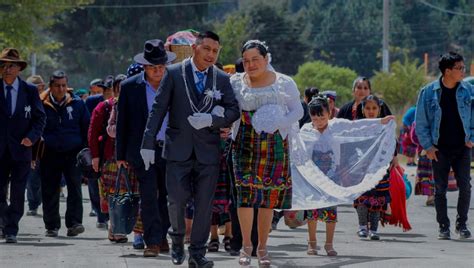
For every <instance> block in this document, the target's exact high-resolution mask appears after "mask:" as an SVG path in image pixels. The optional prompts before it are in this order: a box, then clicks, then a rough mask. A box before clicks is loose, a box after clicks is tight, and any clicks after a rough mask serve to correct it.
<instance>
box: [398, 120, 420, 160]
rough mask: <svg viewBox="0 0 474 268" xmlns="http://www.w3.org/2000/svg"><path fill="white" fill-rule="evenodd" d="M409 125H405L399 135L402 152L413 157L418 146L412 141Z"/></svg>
mask: <svg viewBox="0 0 474 268" xmlns="http://www.w3.org/2000/svg"><path fill="white" fill-rule="evenodd" d="M410 132H411V127H405V128H404V133H403V134H402V135H400V141H401V143H402V154H403V155H405V156H407V157H414V156H415V155H416V152H417V149H418V146H417V145H416V144H414V143H413V141H412V140H411V137H410Z"/></svg>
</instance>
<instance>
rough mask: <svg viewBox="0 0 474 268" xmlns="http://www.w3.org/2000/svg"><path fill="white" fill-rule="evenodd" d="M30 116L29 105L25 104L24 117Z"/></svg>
mask: <svg viewBox="0 0 474 268" xmlns="http://www.w3.org/2000/svg"><path fill="white" fill-rule="evenodd" d="M30 117H31V106H30V105H27V106H25V118H30Z"/></svg>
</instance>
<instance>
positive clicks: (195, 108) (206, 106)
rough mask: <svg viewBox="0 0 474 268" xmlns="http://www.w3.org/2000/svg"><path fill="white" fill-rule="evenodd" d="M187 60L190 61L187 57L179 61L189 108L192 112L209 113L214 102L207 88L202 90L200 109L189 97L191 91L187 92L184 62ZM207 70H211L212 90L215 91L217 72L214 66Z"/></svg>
mask: <svg viewBox="0 0 474 268" xmlns="http://www.w3.org/2000/svg"><path fill="white" fill-rule="evenodd" d="M188 61H191V58H187V59H185V60H183V62H182V63H181V73H182V75H183V80H184V87H185V89H186V95H187V97H188V100H189V105H190V106H191V110H192V111H193V113H209V112H210V111H211V108H212V106H213V104H214V97H213V94H208V91H209V89H206V90H205V91H204V100H203V102H204V105H203V106H202V108H201V109H198V106H197V105H196V104H194V102H193V100H192V99H191V93H190V92H189V88H188V82H187V79H186V70H185V66H186V62H188ZM209 71H210V72H212V92H217V88H216V80H217V79H216V77H217V72H214V68H210V69H209Z"/></svg>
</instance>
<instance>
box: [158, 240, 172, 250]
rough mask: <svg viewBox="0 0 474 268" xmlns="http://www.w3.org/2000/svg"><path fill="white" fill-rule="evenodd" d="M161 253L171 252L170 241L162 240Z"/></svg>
mask: <svg viewBox="0 0 474 268" xmlns="http://www.w3.org/2000/svg"><path fill="white" fill-rule="evenodd" d="M160 251H161V252H170V246H169V245H168V239H166V238H165V239H163V240H161V244H160Z"/></svg>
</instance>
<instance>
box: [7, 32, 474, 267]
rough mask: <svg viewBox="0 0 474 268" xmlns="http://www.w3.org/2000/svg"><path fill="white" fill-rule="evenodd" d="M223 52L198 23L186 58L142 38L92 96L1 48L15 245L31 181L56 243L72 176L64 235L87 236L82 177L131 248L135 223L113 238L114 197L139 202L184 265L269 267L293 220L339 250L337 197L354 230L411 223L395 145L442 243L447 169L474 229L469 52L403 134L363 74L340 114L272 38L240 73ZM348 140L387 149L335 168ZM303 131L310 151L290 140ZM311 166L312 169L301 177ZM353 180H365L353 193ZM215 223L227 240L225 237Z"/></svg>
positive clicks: (160, 244) (147, 227)
mask: <svg viewBox="0 0 474 268" xmlns="http://www.w3.org/2000/svg"><path fill="white" fill-rule="evenodd" d="M220 47H221V41H220V39H219V36H218V35H216V34H215V33H213V32H209V31H208V32H203V33H200V34H199V36H197V38H196V41H195V43H194V44H193V45H192V50H193V54H192V57H190V58H187V59H184V60H182V61H181V62H178V63H175V64H172V62H173V61H175V59H176V54H175V53H173V52H170V51H167V50H166V49H165V45H164V43H163V41H161V40H159V39H153V40H148V41H146V42H145V44H144V49H143V52H141V53H138V54H137V55H135V56H134V58H133V60H134V62H133V64H131V65H130V66H129V68H128V69H127V71H126V74H117V75H109V76H107V77H106V78H105V79H94V80H93V81H91V83H90V88H89V90H88V91H85V90H76V91H73V90H72V89H70V87H69V85H68V75H67V74H66V73H65V72H64V71H61V70H58V71H55V72H53V73H52V74H51V76H50V77H49V80H48V81H47V83H45V82H44V81H43V79H42V78H41V77H40V76H38V75H35V76H31V77H29V78H28V79H27V80H26V81H24V80H22V78H20V73H21V71H23V70H24V69H25V68H26V66H27V63H26V61H24V60H22V59H21V57H20V55H19V53H18V51H17V50H16V49H13V48H7V49H4V50H3V52H2V54H1V55H0V72H1V75H2V78H1V81H2V82H1V83H0V102H1V103H0V105H1V111H0V118H1V119H0V120H1V121H0V122H1V123H0V124H1V126H2V127H1V129H2V130H1V131H0V159H1V160H0V235H1V236H2V237H4V238H5V241H6V243H17V238H16V237H17V235H18V232H19V222H20V219H21V218H22V216H23V214H24V202H25V190H26V193H27V199H28V211H27V213H26V214H27V215H30V216H34V215H37V213H38V212H37V210H38V208H39V206H40V205H41V204H42V210H43V221H44V227H45V235H46V236H48V237H57V236H58V235H59V231H60V228H61V215H60V211H59V202H60V198H61V193H62V190H61V189H62V187H64V186H66V189H67V202H66V205H67V208H66V214H65V226H66V228H67V236H71V237H73V236H77V235H79V234H81V233H83V232H84V231H85V228H84V226H83V224H82V220H83V210H84V207H83V198H82V186H81V185H82V182H87V185H88V190H89V196H90V200H91V215H92V216H95V217H97V224H96V227H97V228H101V229H104V230H108V232H107V237H108V239H109V240H110V241H111V242H114V243H124V242H127V233H122V232H114V230H115V229H116V228H114V227H117V226H113V224H114V221H112V220H111V219H110V215H111V214H112V210H113V209H114V206H113V205H112V204H111V202H112V201H111V200H112V199H111V196H113V195H114V194H115V193H125V192H130V193H131V194H133V195H135V196H139V198H140V207H139V212H138V213H137V215H136V218H137V220H136V221H135V222H134V224H135V226H134V228H133V232H134V241H133V247H134V248H135V249H139V250H143V256H144V257H156V256H158V255H159V254H160V253H161V252H169V251H171V254H170V255H171V258H172V263H173V264H175V265H179V264H182V263H183V262H184V261H185V260H186V250H185V247H184V245H185V244H189V247H188V254H189V258H188V263H189V267H212V266H213V265H214V263H213V262H212V261H211V260H209V259H207V258H206V257H205V255H206V252H207V251H210V252H215V251H218V250H219V249H220V243H221V242H222V244H223V245H224V249H225V250H226V251H228V252H229V254H230V255H232V256H238V263H239V264H240V265H243V266H247V265H250V264H251V261H252V257H257V260H258V264H259V265H261V266H270V265H271V263H272V262H271V258H270V255H269V252H268V250H267V243H268V239H269V233H270V232H271V230H272V228H273V229H275V228H276V225H277V223H278V221H279V219H280V218H281V217H283V216H284V217H287V216H289V215H299V216H298V217H300V218H299V220H300V222H299V223H298V224H299V225H302V224H305V223H307V225H308V248H307V254H308V255H316V254H318V250H319V247H318V245H317V237H316V228H317V222H318V221H321V222H324V223H325V224H326V241H325V244H324V250H325V252H326V254H327V255H328V256H336V255H337V254H338V252H337V251H336V250H335V247H334V243H333V240H334V233H335V228H336V222H337V205H339V204H342V203H347V200H345V199H343V198H342V196H343V195H344V194H341V193H344V191H349V189H350V190H351V191H353V192H351V193H350V195H345V196H353V197H354V198H349V199H348V200H349V201H350V202H352V203H353V206H354V208H355V210H356V212H357V216H358V218H357V220H358V221H357V225H355V226H358V227H357V228H355V229H357V231H356V232H357V236H358V237H360V238H362V239H370V240H379V239H380V236H379V234H378V226H379V223H382V224H386V223H388V224H396V225H401V226H402V227H403V229H404V230H405V231H407V230H410V228H411V227H410V224H409V222H408V220H407V217H406V207H405V199H406V197H405V193H406V192H407V191H408V190H407V188H408V185H406V184H405V182H404V181H403V176H402V174H400V172H401V173H403V170H402V169H401V168H400V165H399V163H398V157H399V156H397V153H398V152H401V154H403V155H406V156H407V157H408V165H413V166H417V182H416V185H415V194H420V195H427V196H429V197H428V200H427V205H434V206H435V208H436V215H437V222H438V224H439V236H438V238H439V239H449V238H450V220H449V218H448V216H447V201H446V191H447V188H448V178H449V176H450V171H451V170H452V171H453V173H451V174H454V175H453V176H454V178H455V180H456V181H457V187H458V189H459V200H458V206H457V213H458V216H457V218H456V224H455V230H456V232H457V233H459V235H460V237H461V238H469V237H471V233H470V231H469V229H468V227H467V224H466V223H467V214H468V211H469V206H470V193H471V184H470V162H471V148H472V146H473V142H474V132H473V131H474V114H473V111H474V109H473V106H472V103H471V99H472V97H473V92H472V91H473V88H472V86H471V85H469V84H466V83H464V82H462V79H463V76H464V71H465V66H464V59H463V57H462V56H461V55H459V54H457V53H454V52H449V53H446V54H444V55H442V56H441V57H440V60H439V69H440V71H441V76H440V78H439V79H437V80H436V81H434V82H432V83H430V84H428V85H426V86H425V87H423V88H422V89H421V91H420V94H419V97H418V101H417V104H416V106H415V107H412V108H410V109H409V110H408V111H407V114H406V116H404V118H403V127H402V130H401V135H400V138H399V140H398V142H395V141H394V140H395V139H393V138H392V136H391V135H390V134H387V133H390V132H394V119H395V117H394V116H393V115H392V113H391V111H390V109H389V107H388V105H387V104H386V103H385V102H384V101H383V100H382V99H381V98H379V97H377V95H376V92H374V90H373V89H372V87H371V84H370V81H369V79H367V78H365V77H358V78H357V79H356V80H355V81H354V83H353V87H352V93H353V100H352V101H350V102H348V103H347V104H344V105H343V106H342V107H341V108H340V109H338V108H337V107H336V105H335V103H336V99H337V92H335V91H332V90H330V89H327V90H325V91H320V90H319V89H318V88H316V87H312V88H308V89H306V90H305V91H304V99H303V100H301V99H300V93H299V92H300V91H299V90H298V88H297V86H296V83H295V82H294V81H293V79H292V78H291V77H289V76H287V75H285V74H282V73H279V72H277V71H275V70H274V69H273V67H272V66H271V63H270V51H269V47H268V46H267V45H266V44H265V43H264V42H261V41H259V40H249V41H247V42H246V43H245V44H244V45H243V47H242V49H241V56H242V58H241V59H239V60H238V62H237V64H236V73H235V74H232V76H229V75H228V74H226V73H225V72H224V71H223V70H221V69H219V68H218V67H217V66H218V65H216V62H217V59H218V55H219V50H220ZM369 133H370V134H369ZM384 135H385V136H386V137H388V138H386V137H385V138H384ZM367 136H370V137H371V138H370V139H367ZM341 140H342V141H343V142H344V144H345V145H347V144H350V143H353V142H363V143H364V144H365V145H370V146H366V147H367V148H368V147H371V148H381V149H380V150H379V151H378V153H380V155H379V156H381V158H383V159H382V160H378V161H379V162H380V163H375V162H376V161H377V160H376V159H370V160H367V159H368V158H363V155H364V154H369V153H367V152H360V153H359V151H360V149H358V150H359V151H354V152H357V153H355V155H356V156H357V157H360V158H357V159H353V158H354V157H352V156H350V157H352V159H351V160H350V161H353V162H356V164H354V165H357V168H354V170H357V171H354V170H348V169H344V168H345V167H342V166H343V164H341V163H345V162H344V161H346V160H345V159H348V158H350V157H349V155H348V154H349V151H347V150H348V149H347V148H346V147H348V146H346V147H344V146H343V145H342V144H343V142H342V141H341ZM387 140H389V142H388V141H387ZM297 141H301V142H302V143H303V144H304V145H305V146H302V147H299V148H296V147H297V146H296V145H295V144H297ZM309 144H310V145H311V146H309ZM396 145H397V146H398V147H399V148H400V149H399V150H398V149H397V148H395V147H396ZM359 147H360V146H359ZM85 148H87V149H85ZM382 151H383V152H382ZM344 154H345V155H344ZM383 155H385V156H383ZM416 155H418V156H419V158H418V161H417V162H416ZM297 156H300V157H297ZM382 156H383V157H382ZM354 160H356V161H354ZM357 160H359V161H357ZM89 162H90V163H89ZM84 163H85V164H84ZM88 163H89V165H88ZM89 166H90V169H88V168H87V167H89ZM309 166H311V167H312V168H313V167H314V170H316V172H315V173H314V172H313V173H311V172H309V173H307V172H305V171H304V170H305V168H308V167H309ZM374 166H375V167H374ZM387 167H388V168H387ZM400 170H401V171H400ZM369 171H376V172H374V174H377V175H376V176H375V178H374V176H371V175H370V176H369V173H370V172H369ZM357 172H358V173H357ZM315 174H316V175H315ZM394 174H395V175H394ZM397 174H398V175H397ZM377 176H380V177H377ZM316 177H317V178H316ZM117 180H118V182H119V183H117ZM121 181H126V182H128V183H121ZM321 182H324V183H321ZM301 183H307V185H313V186H314V187H319V188H318V189H320V191H318V193H315V196H316V199H318V200H316V203H313V204H318V205H310V204H308V205H301V203H300V202H299V200H301V199H302V198H303V197H302V196H300V195H301V192H300V190H301V189H298V188H297V187H299V186H300V185H302V184H301ZM359 184H360V185H365V186H363V187H362V186H361V187H358V189H357V191H355V190H354V187H353V186H354V185H359ZM293 186H294V187H293ZM355 188H357V187H355ZM315 192H316V191H315ZM318 194H320V195H318ZM323 195H324V196H325V197H326V198H323V197H321V196H323ZM323 199H324V200H323ZM341 200H344V201H341ZM318 202H319V203H318ZM319 204H324V205H319ZM354 223H356V221H354ZM221 227H223V228H225V231H223V233H224V234H225V237H224V239H223V240H222V241H219V236H218V232H219V231H218V230H219V229H220V228H221ZM168 237H170V238H171V247H170V245H169V241H168Z"/></svg>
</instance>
